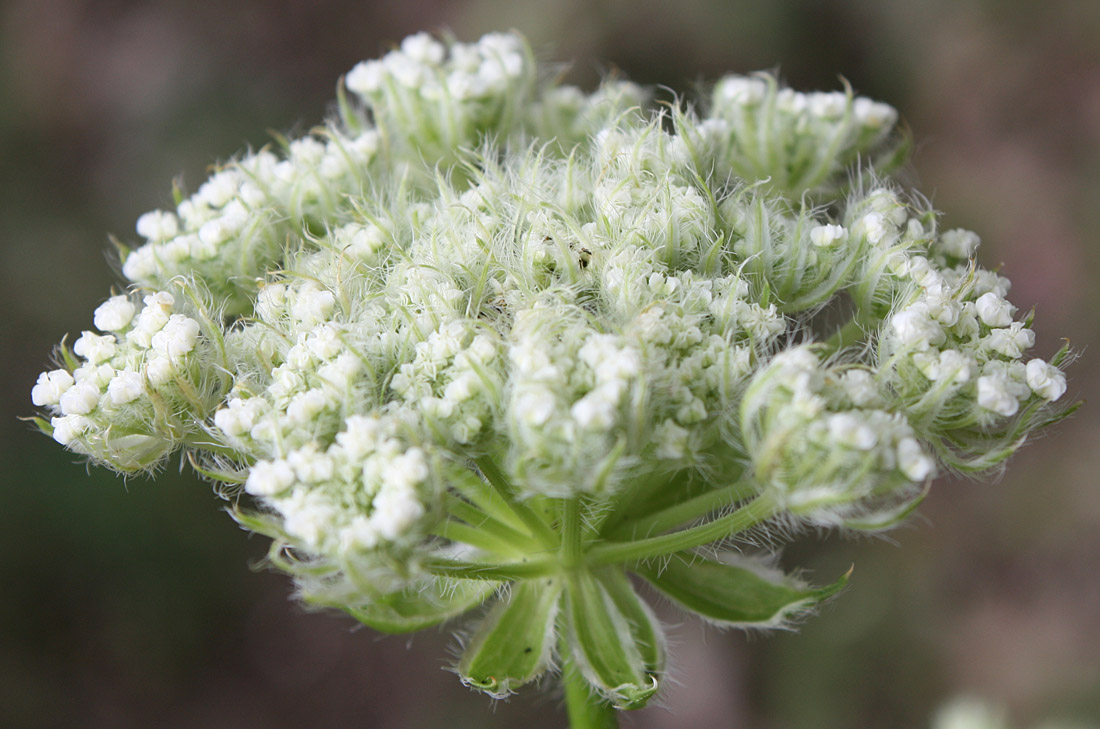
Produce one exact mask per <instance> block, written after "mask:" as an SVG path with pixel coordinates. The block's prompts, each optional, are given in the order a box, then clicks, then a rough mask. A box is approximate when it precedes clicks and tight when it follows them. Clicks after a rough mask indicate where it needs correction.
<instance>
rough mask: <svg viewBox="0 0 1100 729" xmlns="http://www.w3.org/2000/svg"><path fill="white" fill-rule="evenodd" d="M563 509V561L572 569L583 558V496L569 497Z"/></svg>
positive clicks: (565, 565)
mask: <svg viewBox="0 0 1100 729" xmlns="http://www.w3.org/2000/svg"><path fill="white" fill-rule="evenodd" d="M561 511H562V519H561V521H562V532H561V562H562V566H563V567H565V568H566V569H572V568H573V567H576V566H577V565H578V564H580V560H581V497H580V496H575V497H573V498H572V499H567V500H566V501H565V502H564V503H563V504H562V509H561Z"/></svg>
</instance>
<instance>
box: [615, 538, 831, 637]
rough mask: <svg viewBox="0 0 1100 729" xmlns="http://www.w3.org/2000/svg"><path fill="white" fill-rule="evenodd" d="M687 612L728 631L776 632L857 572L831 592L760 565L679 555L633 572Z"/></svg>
mask: <svg viewBox="0 0 1100 729" xmlns="http://www.w3.org/2000/svg"><path fill="white" fill-rule="evenodd" d="M633 569H634V570H635V571H636V572H637V573H638V574H640V575H641V576H642V577H644V578H645V579H646V580H647V581H649V582H650V583H651V584H652V585H653V586H654V587H656V588H657V589H658V590H660V591H661V592H662V593H663V594H664V595H666V596H667V597H669V598H670V599H672V600H673V601H674V602H675V603H677V604H678V605H680V606H681V607H683V608H685V609H687V610H690V611H691V612H693V613H696V614H698V615H700V616H701V617H703V618H704V619H706V620H709V621H711V622H713V623H717V624H719V625H723V626H727V627H744V628H753V627H755V628H776V627H780V626H782V625H783V623H784V622H785V621H786V619H787V618H789V617H790V616H791V615H792V614H794V613H797V612H799V611H802V610H805V609H807V608H809V607H811V606H813V605H815V604H817V603H819V602H821V601H822V600H824V599H825V598H827V597H829V596H831V595H833V594H835V593H836V592H838V591H839V590H840V589H841V588H843V587H844V586H845V585H846V584H847V582H848V576H849V575H850V574H851V570H849V571H848V572H847V573H845V574H844V575H842V576H841V578H840V579H839V580H837V581H836V582H834V583H833V584H831V585H828V586H827V587H821V588H813V587H807V586H805V585H802V584H801V583H799V582H798V581H797V580H794V579H792V578H790V577H787V576H786V575H783V574H782V573H776V574H769V572H770V571H769V570H766V569H762V568H760V567H758V566H755V565H750V564H745V565H744V566H739V565H733V564H726V563H724V562H715V561H713V560H709V559H703V558H702V557H697V556H694V555H686V556H685V555H676V556H674V557H673V558H672V559H671V560H669V561H668V562H667V563H662V564H661V565H660V566H658V565H656V564H639V565H637V566H636V567H634V568H633Z"/></svg>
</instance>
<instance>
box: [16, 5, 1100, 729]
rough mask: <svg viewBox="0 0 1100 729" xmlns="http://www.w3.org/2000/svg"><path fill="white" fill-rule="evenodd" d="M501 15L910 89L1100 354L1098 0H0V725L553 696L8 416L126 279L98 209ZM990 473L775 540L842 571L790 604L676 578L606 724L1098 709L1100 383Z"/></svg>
mask: <svg viewBox="0 0 1100 729" xmlns="http://www.w3.org/2000/svg"><path fill="white" fill-rule="evenodd" d="M507 28H516V29H518V30H520V31H521V32H523V33H524V34H525V35H526V36H527V37H528V38H529V40H530V41H531V43H532V45H533V46H534V47H535V48H536V49H539V50H540V51H541V52H543V56H544V57H545V58H548V59H554V60H568V59H573V63H572V65H571V66H569V67H567V68H563V70H564V71H565V72H566V73H568V74H569V76H570V79H571V80H572V81H574V82H576V83H580V84H585V85H588V86H591V85H592V84H593V83H594V81H595V80H596V79H597V78H598V76H599V74H600V73H602V72H607V71H609V70H613V69H621V70H622V71H623V72H624V73H625V74H626V75H627V76H628V77H629V78H631V79H633V80H636V81H640V82H644V83H650V84H664V85H667V86H669V87H672V88H675V89H685V88H690V87H692V86H693V85H697V84H698V83H700V82H704V81H707V80H714V79H716V78H717V77H718V76H719V75H721V74H722V73H724V72H727V71H749V70H756V69H779V71H780V73H781V74H782V75H783V76H784V77H785V78H786V79H787V80H788V82H789V83H790V84H791V85H793V86H795V87H796V88H800V89H804V90H810V89H830V88H836V87H837V86H838V85H839V82H838V76H839V75H843V76H844V77H845V78H847V79H848V80H849V81H850V82H851V83H852V85H853V86H854V87H855V89H856V90H857V91H858V92H860V93H862V94H865V95H868V96H871V97H873V98H876V99H881V100H884V101H887V102H889V103H891V104H893V105H894V106H896V107H897V108H898V109H899V110H901V112H902V116H903V119H904V120H905V122H906V123H907V124H908V125H909V127H910V128H911V129H912V131H913V133H914V135H915V137H916V139H917V141H918V150H917V154H916V156H915V159H914V163H913V165H912V169H911V171H910V173H909V174H910V175H911V177H912V179H913V181H914V183H915V184H917V185H918V186H919V188H920V189H921V190H922V191H924V192H925V193H926V194H927V195H929V197H930V198H931V199H932V201H933V203H934V204H935V205H936V206H937V207H939V208H942V209H945V210H946V211H947V215H946V220H945V222H946V227H955V226H963V227H969V228H972V229H974V230H976V231H978V232H979V233H980V234H981V235H982V237H983V240H984V241H985V243H984V245H983V248H982V250H981V253H980V256H981V258H982V260H983V262H984V263H985V264H986V265H989V266H995V265H996V264H997V263H998V262H1003V264H1004V268H1003V270H1004V272H1005V273H1006V275H1008V276H1009V277H1010V278H1011V279H1012V280H1013V282H1014V284H1015V286H1014V289H1013V291H1012V294H1011V296H1012V299H1013V301H1014V302H1015V303H1016V304H1017V305H1019V306H1020V307H1021V308H1025V309H1026V308H1027V307H1030V306H1032V305H1035V306H1036V308H1037V311H1038V320H1039V325H1038V331H1039V334H1040V339H1039V343H1038V351H1039V354H1040V356H1049V355H1050V354H1051V353H1053V352H1054V351H1055V350H1056V349H1057V348H1058V346H1059V345H1060V342H1059V341H1058V340H1057V337H1059V336H1067V337H1069V338H1070V339H1071V340H1072V343H1073V345H1074V347H1075V348H1076V349H1077V350H1079V351H1083V352H1084V356H1083V358H1082V359H1081V361H1080V362H1078V364H1076V365H1075V366H1074V367H1072V368H1071V370H1070V394H1071V395H1076V396H1077V397H1085V398H1088V396H1089V395H1091V394H1092V391H1093V390H1094V389H1095V387H1096V385H1095V384H1094V383H1096V381H1097V377H1096V374H1097V370H1098V369H1100V359H1098V358H1097V356H1096V348H1095V346H1094V345H1095V344H1096V342H1097V338H1098V335H1100V327H1098V317H1097V315H1096V312H1097V311H1098V310H1100V285H1098V282H1100V205H1098V204H1097V200H1100V5H1098V4H1096V3H1092V2H1088V1H1087V0H1078V1H1076V2H1074V1H1072V0H1062V1H1060V2H1059V1H1057V0H1052V1H1049V2H1045V3H1042V4H1040V3H1034V2H1025V1H1023V0H1020V1H1018V2H993V1H992V0H987V1H986V2H973V1H968V2H948V0H932V1H931V2H923V3H913V2H904V1H903V0H885V1H877V0H854V1H852V2H843V1H842V0H827V1H822V2H815V1H812V0H802V1H798V2H774V3H758V2H727V1H724V0H678V1H677V2H658V1H657V0H635V1H634V2H626V1H625V0H603V1H589V2H583V1H582V0H569V1H566V2H557V3H552V2H541V3H526V2H508V1H507V0H456V1H452V2H446V1H445V0H415V1H414V0H410V1H408V2H405V3H401V4H397V3H393V4H383V3H369V2H352V1H351V0H340V1H335V2H321V3H304V2H293V1H292V0H241V1H240V2H234V3H214V2H194V1H192V2H183V1H182V0H167V1H165V2H136V1H129V2H127V1H123V0H8V2H6V3H4V4H2V5H0V98H2V99H3V101H2V102H0V311H2V312H3V316H2V317H0V342H2V343H3V346H0V367H2V372H3V378H2V380H0V381H2V382H3V383H4V387H3V388H2V389H0V438H2V445H0V473H2V474H3V476H2V478H0V484H2V485H0V725H2V726H11V727H61V726H81V727H161V726H164V727H183V728H186V727H205V728H216V727H227V728H228V727H242V728H243V727H265V728H267V729H277V728H278V727H301V726H310V727H319V728H324V727H426V728H427V727H444V726H446V727H448V728H449V729H461V728H462V727H512V726H524V727H526V728H527V729H537V728H538V727H553V726H560V725H562V724H563V723H564V718H563V715H562V714H561V713H560V712H559V710H558V704H559V703H560V700H559V698H558V697H557V696H555V695H554V694H553V693H552V691H551V690H543V691H542V692H538V691H526V692H524V693H522V694H521V695H520V697H519V698H518V699H513V700H512V701H511V702H509V703H504V704H499V705H497V706H495V707H491V706H490V705H489V704H488V702H486V700H485V699H484V698H483V697H481V696H479V695H474V694H472V693H470V692H469V691H467V690H466V689H464V688H462V687H461V686H460V685H459V683H458V681H457V680H456V679H455V678H454V677H453V676H451V675H449V674H447V673H445V672H444V671H443V670H441V669H443V668H445V667H446V666H447V665H448V660H449V659H448V652H447V646H448V645H449V644H450V641H451V640H452V639H451V638H450V636H449V635H448V634H447V633H446V632H430V633H428V634H425V635H419V636H416V637H415V638H414V639H413V640H411V641H408V640H406V639H405V638H400V637H396V638H394V637H391V638H386V639H381V638H379V637H378V636H376V635H375V634H373V633H371V632H370V631H368V630H365V629H364V630H358V629H356V627H355V626H354V625H353V624H352V623H351V622H349V621H348V620H347V619H345V618H341V617H335V616H330V615H314V614H306V613H304V612H303V611H302V609H301V608H299V607H297V606H296V605H295V604H294V603H292V602H290V601H289V600H288V599H287V598H288V594H289V591H290V583H289V581H288V580H286V579H285V578H284V577H282V576H279V575H275V574H271V573H264V572H261V573H253V572H250V571H249V569H248V565H249V564H250V563H253V562H254V561H255V560H256V559H257V558H258V557H259V556H260V555H261V554H262V553H263V551H264V545H263V544H262V543H261V542H260V541H259V540H257V539H252V540H249V539H248V538H247V536H246V534H245V533H244V532H242V531H240V530H239V529H238V528H237V527H236V526H235V525H234V523H233V522H232V521H231V520H230V519H229V518H228V517H227V516H226V515H224V514H219V513H218V510H219V509H220V508H221V504H220V502H219V501H218V499H217V498H216V497H215V496H214V495H213V494H212V493H211V491H210V489H209V487H208V486H206V485H204V484H201V483H198V482H196V480H195V479H194V478H193V477H192V476H191V475H189V474H188V473H186V472H185V473H184V474H183V475H182V476H181V475H178V473H177V469H176V468H175V466H173V467H171V468H170V469H169V470H168V472H166V473H164V474H163V475H162V477H161V479H159V480H158V483H156V484H155V485H153V484H150V483H147V482H145V481H142V480H132V481H130V482H124V481H122V480H120V479H117V478H116V477H114V476H112V475H111V474H109V473H106V472H104V471H100V470H95V471H92V472H91V473H88V471H87V469H86V468H85V467H84V466H83V464H80V463H74V462H73V458H72V456H70V455H69V454H66V453H64V452H63V451H62V450H61V449H60V448H59V447H57V446H56V445H55V444H53V443H51V442H49V441H48V440H47V439H45V438H42V437H41V436H38V435H36V434H34V433H32V432H31V429H30V428H29V427H28V426H27V424H25V423H21V422H19V421H17V420H16V417H17V416H19V415H28V414H30V411H31V409H32V408H31V405H30V399H29V391H30V388H31V385H32V384H33V382H34V378H35V377H36V375H37V373H38V372H39V371H41V369H42V368H43V367H44V366H45V365H46V357H47V353H48V352H49V350H50V348H51V347H52V346H53V344H55V343H56V341H57V339H58V338H59V337H60V336H61V335H62V334H63V333H64V332H66V331H68V332H72V333H74V334H75V333H78V332H79V331H80V329H82V328H84V327H87V326H89V325H90V320H91V312H92V310H93V308H94V307H95V306H96V305H97V304H98V303H99V302H100V301H101V300H102V299H103V298H104V297H105V296H106V294H107V292H108V289H109V287H110V286H111V285H112V284H114V283H117V281H118V278H117V277H113V276H112V275H111V269H110V266H109V265H108V264H109V263H110V261H109V258H108V257H107V256H106V255H105V251H106V250H107V235H106V234H107V232H114V233H116V234H118V235H119V236H121V237H123V238H126V237H133V234H132V232H131V231H132V229H133V228H132V226H133V222H134V220H135V219H136V217H137V216H138V215H139V214H140V213H142V212H144V211H146V210H149V209H152V208H155V207H158V206H165V205H167V204H169V203H170V201H171V192H170V181H171V179H172V178H173V177H175V176H177V175H182V179H183V180H184V183H185V185H187V186H189V188H190V189H192V190H193V189H194V188H195V187H196V186H197V185H198V183H199V182H201V180H202V179H203V178H204V177H205V170H206V167H207V166H208V165H210V164H211V163H213V162H215V161H217V160H218V159H223V158H225V157H227V156H229V155H231V154H232V153H234V152H235V151H237V150H238V149H240V148H241V147H243V146H245V145H253V146H259V145H262V144H264V143H265V142H267V141H268V140H269V139H270V137H269V136H268V130H274V131H280V132H285V131H288V130H296V131H299V132H302V131H304V130H305V129H307V128H308V127H309V125H311V124H313V123H315V122H317V121H319V120H320V119H321V117H322V115H323V114H324V113H325V111H326V104H327V103H329V100H330V99H332V98H333V96H334V88H335V81H336V78H337V76H338V75H339V74H341V73H344V72H345V71H347V70H349V69H350V68H351V67H352V65H354V63H355V62H356V61H357V60H360V59H362V58H370V57H375V56H377V55H379V54H380V52H382V51H384V50H385V49H386V48H387V46H388V45H389V44H392V43H395V42H397V41H399V40H400V39H401V38H402V37H404V36H405V35H407V34H408V33H411V32H414V31H416V30H421V29H429V30H442V29H449V30H451V31H453V32H454V33H455V34H456V35H457V36H458V37H460V38H463V39H468V40H472V39H475V38H476V37H478V36H479V35H481V34H482V33H484V32H487V31H490V30H501V29H507ZM1095 410H1096V408H1095V407H1094V406H1087V407H1085V408H1084V409H1082V410H1081V411H1080V413H1079V414H1078V415H1077V416H1076V417H1075V418H1074V419H1073V420H1071V421H1069V422H1067V423H1064V424H1062V425H1060V426H1058V427H1057V428H1056V429H1055V431H1054V432H1053V433H1052V434H1050V435H1048V436H1047V437H1046V438H1044V439H1043V440H1042V441H1040V442H1037V443H1035V444H1034V445H1032V446H1031V447H1030V448H1028V449H1025V451H1024V452H1023V454H1022V455H1021V456H1019V457H1018V458H1017V459H1016V460H1015V461H1014V462H1013V463H1012V464H1011V466H1010V469H1009V472H1008V473H1007V475H1006V476H1005V477H1004V478H1002V479H1000V480H999V482H997V483H994V484H976V483H966V482H961V481H951V480H941V481H940V482H938V483H936V485H935V487H934V488H933V490H932V493H931V495H930V496H929V498H928V499H927V501H926V502H925V505H924V506H923V508H922V510H921V514H922V515H923V518H918V519H917V520H915V521H914V522H912V523H911V524H910V525H909V526H907V527H905V528H903V529H901V530H900V531H897V532H895V533H893V534H892V535H890V538H889V539H881V540H866V539H864V540H858V541H851V540H845V539H842V538H838V537H837V536H835V535H831V536H825V537H824V538H822V535H808V537H807V538H806V539H803V540H802V541H800V542H799V543H797V544H796V545H795V546H794V547H793V548H791V549H789V550H788V551H787V553H786V554H784V555H783V562H784V564H785V565H788V566H801V567H804V568H806V569H807V570H808V571H809V572H810V573H811V575H812V576H816V577H817V579H818V581H819V582H820V581H821V579H827V578H828V577H829V576H832V575H836V574H839V573H841V572H843V571H844V570H845V569H847V567H848V565H849V564H851V563H855V565H856V569H855V573H854V575H853V578H852V582H851V587H850V588H849V589H848V590H847V591H846V593H845V594H844V595H842V596H841V597H840V598H839V599H838V600H836V601H835V602H833V603H831V604H830V605H828V606H827V607H826V608H825V609H824V611H823V614H822V615H820V616H818V617H816V618H814V619H812V620H811V621H809V622H808V623H807V624H806V625H805V627H804V628H803V630H802V631H801V632H800V633H799V634H797V635H795V634H780V635H776V636H771V637H762V636H747V637H746V636H744V635H742V634H739V633H725V634H723V633H719V632H716V631H714V630H708V629H704V628H703V627H701V626H700V625H698V624H696V623H694V622H689V621H683V620H681V618H680V616H677V615H676V614H675V613H674V612H672V611H670V610H668V609H667V606H666V607H662V608H661V609H660V612H661V615H662V617H663V618H664V619H665V620H667V621H668V622H670V623H673V624H675V623H679V626H678V627H675V628H674V629H673V631H672V635H673V640H674V645H673V646H672V648H673V658H674V670H675V671H676V676H677V679H678V681H677V682H674V683H676V685H673V686H671V687H670V688H669V690H668V691H667V694H666V695H665V701H664V704H665V706H666V707H667V709H662V708H660V707H658V708H651V709H648V710H646V711H644V712H641V713H639V714H637V715H634V716H631V717H629V718H627V719H626V720H625V721H624V726H630V727H638V728H639V729H643V728H644V729H649V728H654V729H656V728H657V727H684V726H690V727H716V728H717V727H739V728H748V729H752V728H760V729H765V728H766V729H787V728H790V729H794V728H797V727H820V728H822V729H830V728H832V727H837V728H838V729H839V728H840V727H887V726H888V727H897V728H906V727H924V726H927V724H928V717H929V716H930V714H931V713H932V711H933V710H934V709H935V707H937V706H938V705H939V704H940V703H941V702H942V701H944V700H945V699H947V698H949V697H951V696H954V695H956V694H958V693H968V694H975V695H979V696H983V697H986V698H988V699H991V700H993V701H995V702H999V703H1003V704H1005V705H1006V706H1007V707H1008V708H1009V709H1010V711H1011V713H1012V715H1013V717H1014V719H1015V723H1017V724H1023V723H1025V722H1028V721H1031V720H1033V719H1036V718H1038V717H1044V716H1051V715H1056V716H1065V717H1077V718H1079V719H1082V720H1090V721H1092V722H1094V723H1100V640H1097V636H1098V635H1100V577H1098V573H1100V489H1098V487H1097V479H1096V476H1095V473H1096V471H1097V468H1098V466H1100V447H1098V446H1100V429H1098V427H1097V425H1098V420H1100V414H1098V413H1096V412H1094V411H1095Z"/></svg>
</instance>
